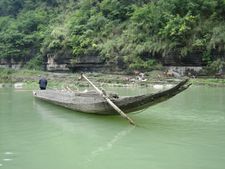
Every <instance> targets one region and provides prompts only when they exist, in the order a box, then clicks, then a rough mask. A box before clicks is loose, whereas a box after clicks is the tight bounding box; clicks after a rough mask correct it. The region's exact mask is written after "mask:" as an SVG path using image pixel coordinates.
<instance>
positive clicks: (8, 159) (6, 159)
mask: <svg viewBox="0 0 225 169" xmlns="http://www.w3.org/2000/svg"><path fill="white" fill-rule="evenodd" d="M12 160H13V159H11V158H4V159H3V161H12Z"/></svg>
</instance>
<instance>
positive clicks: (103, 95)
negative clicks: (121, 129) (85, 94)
mask: <svg viewBox="0 0 225 169" xmlns="http://www.w3.org/2000/svg"><path fill="white" fill-rule="evenodd" d="M81 77H83V78H84V79H85V80H87V81H88V82H89V83H90V84H91V86H92V87H93V88H94V89H95V90H96V91H97V92H98V93H99V94H100V95H101V96H102V97H103V98H104V99H105V100H106V101H107V102H108V103H109V105H110V106H112V108H113V109H114V110H116V111H117V112H118V113H119V114H120V115H121V116H122V117H123V118H125V119H127V120H128V121H129V122H130V124H132V125H135V123H134V121H133V120H132V119H131V118H130V117H128V116H127V115H126V114H125V113H124V112H123V111H122V110H121V109H120V108H119V107H118V106H116V105H115V104H114V103H113V102H112V101H111V100H110V99H109V97H107V95H106V94H105V93H103V92H102V91H101V90H100V89H99V88H97V87H96V86H95V85H94V84H93V83H92V82H91V81H90V80H89V79H88V78H87V77H86V76H85V75H84V74H81Z"/></svg>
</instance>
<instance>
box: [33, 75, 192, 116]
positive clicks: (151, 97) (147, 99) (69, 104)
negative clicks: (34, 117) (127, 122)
mask: <svg viewBox="0 0 225 169" xmlns="http://www.w3.org/2000/svg"><path fill="white" fill-rule="evenodd" d="M190 85H191V84H190V83H188V79H185V80H183V81H181V82H180V83H178V84H177V85H175V86H174V87H172V88H170V89H167V90H163V91H159V92H157V93H151V94H145V95H139V96H126V97H125V96H120V97H118V98H117V97H115V98H114V97H112V98H110V99H111V101H112V102H113V103H114V104H115V105H116V106H118V107H119V108H120V109H121V110H122V111H124V112H125V113H130V112H134V111H138V110H142V109H145V108H148V107H149V106H152V105H155V104H157V103H160V102H163V101H165V100H168V99H169V98H171V97H173V96H175V95H177V94H178V93H180V92H182V91H184V90H186V89H187V88H188V87H189V86H190ZM33 95H34V97H36V98H39V99H41V100H45V101H48V102H51V103H53V104H56V105H60V106H63V107H66V108H68V109H72V110H75V111H79V112H85V113H94V114H118V113H117V112H116V111H115V110H114V109H113V108H112V107H111V106H110V105H109V104H108V103H107V101H106V100H105V99H104V98H103V97H102V96H100V95H99V93H97V92H95V91H89V92H71V91H60V90H38V91H34V92H33Z"/></svg>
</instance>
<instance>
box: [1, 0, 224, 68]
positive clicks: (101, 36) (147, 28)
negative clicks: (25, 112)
mask: <svg viewBox="0 0 225 169" xmlns="http://www.w3.org/2000/svg"><path fill="white" fill-rule="evenodd" d="M224 18H225V0H1V1H0V39H1V41H0V58H5V59H7V60H9V61H10V60H11V59H12V58H13V59H15V60H16V59H19V60H24V61H25V62H26V61H30V62H29V63H28V64H27V65H26V66H27V67H28V68H32V69H35V68H39V66H40V65H41V64H42V62H43V60H44V58H45V57H46V55H47V54H54V55H56V56H58V57H64V56H65V55H67V54H68V53H69V54H72V56H73V57H74V58H76V57H77V56H85V55H96V56H97V55H100V56H101V57H103V58H104V59H105V60H106V61H107V62H108V63H112V62H122V63H125V66H126V67H127V68H133V69H151V67H152V66H154V65H156V64H157V62H158V61H159V59H160V58H161V57H166V56H168V55H170V54H176V55H179V56H180V57H186V56H187V55H188V54H191V53H194V52H196V51H197V52H198V53H199V54H200V55H201V57H202V59H203V60H206V61H207V62H208V63H209V64H210V62H211V61H212V60H214V58H213V56H214V55H213V53H221V52H224V51H225V21H224Z"/></svg>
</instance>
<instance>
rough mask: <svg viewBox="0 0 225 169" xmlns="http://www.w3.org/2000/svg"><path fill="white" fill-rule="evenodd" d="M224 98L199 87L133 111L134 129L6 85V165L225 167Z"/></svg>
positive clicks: (1, 155)
mask: <svg viewBox="0 0 225 169" xmlns="http://www.w3.org/2000/svg"><path fill="white" fill-rule="evenodd" d="M118 92H119V93H123V94H135V93H141V92H144V90H143V89H142V90H138V89H120V90H118ZM224 103H225V88H211V87H194V86H193V87H191V88H190V89H188V90H187V91H185V92H183V93H181V94H179V95H177V96H176V97H174V98H172V99H170V100H168V101H166V102H164V103H161V104H158V105H156V106H153V107H151V108H149V109H147V110H145V111H143V112H142V113H140V114H132V115H131V117H132V118H133V119H134V120H135V122H136V123H137V124H138V126H137V127H133V126H131V125H128V123H127V122H126V121H125V120H124V119H122V118H120V117H119V116H99V115H87V114H82V113H77V112H72V111H70V110H67V109H64V108H60V107H57V106H54V105H51V104H47V103H44V102H41V101H38V100H35V99H33V98H32V94H31V91H17V90H15V89H0V169H90V168H91V169H106V168H107V169H116V168H118V169H138V168H140V169H224V168H225V104H224Z"/></svg>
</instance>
